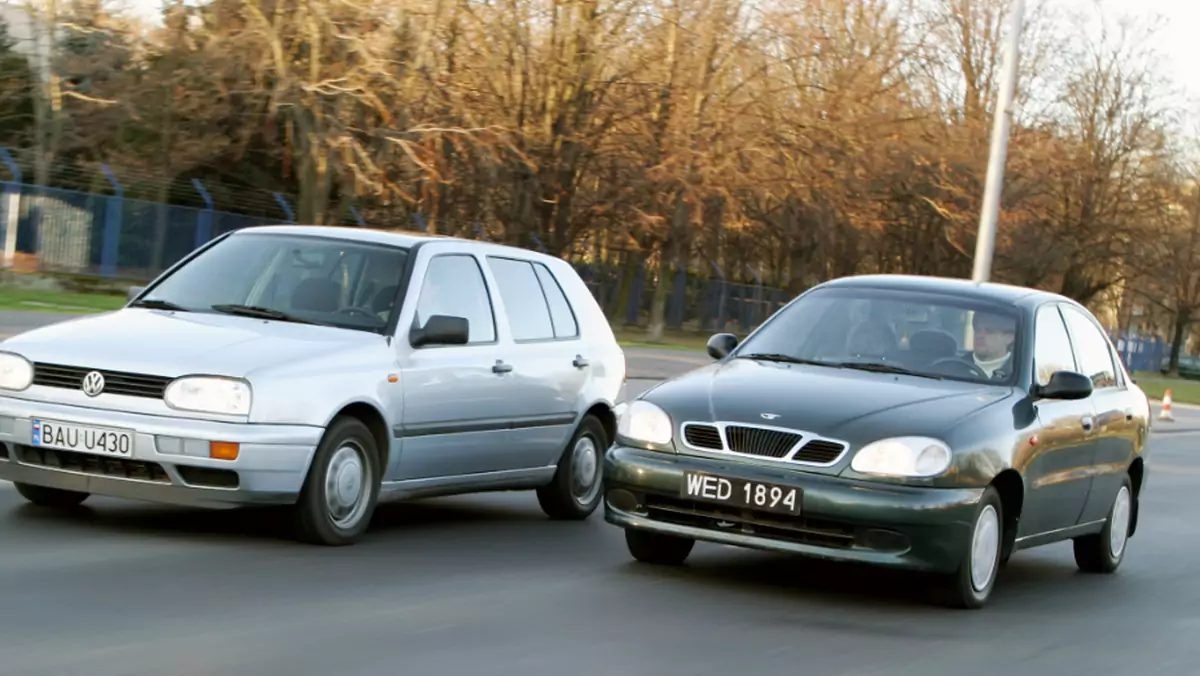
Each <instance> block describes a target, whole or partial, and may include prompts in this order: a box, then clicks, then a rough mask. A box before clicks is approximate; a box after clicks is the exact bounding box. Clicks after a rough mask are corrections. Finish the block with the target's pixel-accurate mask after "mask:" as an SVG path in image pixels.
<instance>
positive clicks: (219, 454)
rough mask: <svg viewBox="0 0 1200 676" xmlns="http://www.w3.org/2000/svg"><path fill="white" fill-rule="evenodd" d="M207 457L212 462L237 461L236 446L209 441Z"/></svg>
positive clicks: (223, 442)
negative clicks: (211, 459)
mask: <svg viewBox="0 0 1200 676" xmlns="http://www.w3.org/2000/svg"><path fill="white" fill-rule="evenodd" d="M208 457H210V458H213V459H214V460H237V459H238V445H237V444H231V443H229V442H228V441H211V442H209V444H208Z"/></svg>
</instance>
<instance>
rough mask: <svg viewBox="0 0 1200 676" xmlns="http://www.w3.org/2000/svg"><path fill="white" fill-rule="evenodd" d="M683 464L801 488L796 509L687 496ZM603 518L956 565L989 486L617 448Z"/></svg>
mask: <svg viewBox="0 0 1200 676" xmlns="http://www.w3.org/2000/svg"><path fill="white" fill-rule="evenodd" d="M684 471H696V472H706V473H709V474H715V475H719V476H725V477H732V478H736V479H745V480H752V481H767V482H771V483H776V484H782V485H785V486H789V487H796V488H800V489H801V490H802V491H803V493H802V511H801V515H800V516H798V517H793V516H788V515H776V514H770V513H766V512H759V511H756V510H743V509H736V508H729V507H727V506H723V505H720V504H714V503H708V502H702V501H698V500H694V499H691V498H687V497H681V496H680V493H681V490H680V489H681V487H682V485H683V481H684V479H683V473H684ZM604 490H605V502H604V518H605V520H606V521H608V522H609V523H611V524H613V525H616V526H621V527H624V528H638V529H643V530H649V531H655V532H659V533H665V534H668V535H676V536H680V537H685V538H690V539H694V540H702V541H708V542H716V543H723V544H729V545H736V546H741V547H749V548H754V549H763V550H770V551H779V552H791V553H797V554H804V555H808V556H814V557H818V558H824V559H831V560H837V561H858V562H862V563H870V564H877V565H885V566H890V567H896V568H905V569H909V570H920V571H927V572H940V573H950V572H954V571H955V570H957V569H958V567H959V564H960V562H961V561H962V560H963V556H964V554H965V552H966V551H967V549H968V547H969V544H970V534H971V527H972V524H973V523H974V519H975V511H976V508H977V505H978V503H979V500H980V498H981V497H982V495H983V490H982V489H945V488H920V487H911V486H898V485H892V484H882V483H871V482H865V481H854V480H848V479H841V478H838V477H835V476H829V475H819V474H806V473H803V472H798V471H794V470H786V469H776V468H772V467H763V466H759V465H753V464H748V463H746V462H744V461H737V460H730V461H726V460H717V459H710V458H699V457H693V456H686V455H674V454H670V453H660V452H655V451H645V450H640V449H634V448H628V447H624V446H613V447H612V448H610V449H609V451H608V452H607V454H606V456H605V461H604Z"/></svg>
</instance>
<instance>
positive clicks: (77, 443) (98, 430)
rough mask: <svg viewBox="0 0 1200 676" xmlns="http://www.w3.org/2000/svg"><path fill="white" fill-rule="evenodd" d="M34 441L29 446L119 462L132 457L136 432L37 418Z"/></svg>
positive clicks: (34, 423)
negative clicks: (119, 459)
mask: <svg viewBox="0 0 1200 676" xmlns="http://www.w3.org/2000/svg"><path fill="white" fill-rule="evenodd" d="M32 437H33V438H32V443H31V444H30V445H32V446H37V447H39V448H55V449H59V450H63V451H75V452H77V453H91V454H93V455H108V456H115V457H118V458H132V457H133V432H131V431H129V430H121V429H112V428H109V427H92V426H91V425H76V424H73V423H66V422H58V421H57V420H42V419H38V418H35V419H34V420H33V433H32Z"/></svg>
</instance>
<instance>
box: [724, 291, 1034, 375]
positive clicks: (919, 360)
mask: <svg viewBox="0 0 1200 676" xmlns="http://www.w3.org/2000/svg"><path fill="white" fill-rule="evenodd" d="M1020 324H1021V316H1020V313H1019V312H1018V311H1017V309H1016V308H1014V307H1011V306H1005V305H997V304H995V303H992V302H989V301H987V300H984V299H974V298H970V297H967V296H953V295H948V294H930V293H917V292H910V291H901V290H884V289H873V288H854V287H844V288H825V289H819V290H816V291H813V292H811V293H809V294H806V295H805V296H803V297H802V298H800V299H799V300H797V301H796V302H794V303H792V304H791V305H789V306H787V307H785V308H784V309H783V310H781V311H780V312H779V314H778V315H777V316H775V317H773V318H772V319H771V320H770V321H769V322H767V323H766V324H765V325H764V326H763V327H762V328H761V329H760V330H759V331H758V332H757V333H755V334H754V335H753V336H751V337H750V338H749V339H747V341H746V342H745V343H743V344H742V345H740V346H739V347H738V349H737V350H736V351H735V353H734V356H735V357H737V358H745V359H756V360H763V361H774V362H790V363H798V364H818V365H824V366H830V367H833V368H842V369H858V370H864V371H875V372H880V373H895V374H907V375H915V376H920V377H927V378H937V379H949V380H966V381H976V382H991V383H1004V384H1011V383H1013V382H1015V379H1016V365H1017V364H1018V363H1019V361H1018V356H1019V355H1017V354H1016V350H1017V343H1018V341H1017V340H1016V338H1017V336H1018V335H1019V329H1020Z"/></svg>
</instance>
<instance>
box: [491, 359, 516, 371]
mask: <svg viewBox="0 0 1200 676" xmlns="http://www.w3.org/2000/svg"><path fill="white" fill-rule="evenodd" d="M509 371H512V364H505V363H504V362H503V361H502V360H500V359H497V360H496V363H495V364H492V373H508V372H509Z"/></svg>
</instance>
